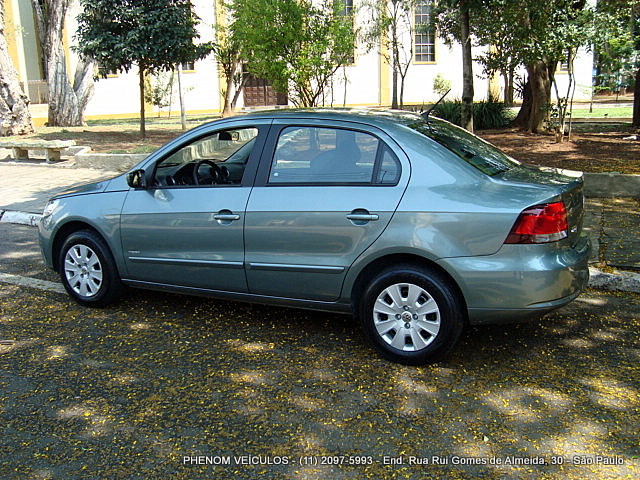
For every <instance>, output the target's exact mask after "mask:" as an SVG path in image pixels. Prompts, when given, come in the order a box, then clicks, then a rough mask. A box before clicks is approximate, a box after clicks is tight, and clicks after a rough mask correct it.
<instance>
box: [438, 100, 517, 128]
mask: <svg viewBox="0 0 640 480" xmlns="http://www.w3.org/2000/svg"><path fill="white" fill-rule="evenodd" d="M461 103H462V102H461V101H460V100H447V101H442V102H440V103H439V104H438V105H437V106H436V108H435V109H434V110H433V112H432V113H433V115H434V116H436V117H439V118H442V119H443V120H447V121H449V122H451V123H455V124H456V125H460V110H461ZM512 119H513V112H512V111H511V110H510V109H509V108H508V107H507V106H506V105H505V104H504V102H496V101H493V100H482V101H480V102H474V104H473V127H474V128H477V129H478V130H485V129H489V128H504V127H506V126H507V125H508V124H509V122H511V120H512Z"/></svg>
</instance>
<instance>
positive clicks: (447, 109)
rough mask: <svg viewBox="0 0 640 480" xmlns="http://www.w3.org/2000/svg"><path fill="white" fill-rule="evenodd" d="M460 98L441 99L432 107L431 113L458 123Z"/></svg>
mask: <svg viewBox="0 0 640 480" xmlns="http://www.w3.org/2000/svg"><path fill="white" fill-rule="evenodd" d="M460 105H461V102H460V100H443V101H441V102H440V103H439V104H438V105H436V107H435V108H434V109H433V112H432V115H433V116H435V117H439V118H442V119H443V120H447V121H448V122H451V123H455V124H456V125H460Z"/></svg>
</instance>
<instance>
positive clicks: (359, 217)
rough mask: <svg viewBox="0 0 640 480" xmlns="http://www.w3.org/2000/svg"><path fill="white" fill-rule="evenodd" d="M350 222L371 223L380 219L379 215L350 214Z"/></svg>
mask: <svg viewBox="0 0 640 480" xmlns="http://www.w3.org/2000/svg"><path fill="white" fill-rule="evenodd" d="M347 218H348V219H349V220H355V221H360V222H371V221H374V220H378V218H380V217H379V216H378V215H376V214H375V213H374V214H371V213H350V214H349V215H347Z"/></svg>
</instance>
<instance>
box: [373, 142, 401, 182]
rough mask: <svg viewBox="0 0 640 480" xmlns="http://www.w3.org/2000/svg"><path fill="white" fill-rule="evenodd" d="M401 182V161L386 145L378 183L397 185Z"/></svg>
mask: <svg viewBox="0 0 640 480" xmlns="http://www.w3.org/2000/svg"><path fill="white" fill-rule="evenodd" d="M398 180H400V161H399V160H398V157H396V156H395V154H394V153H393V152H392V151H391V150H390V149H389V147H387V146H386V145H385V146H384V147H383V150H382V159H381V161H380V167H379V168H378V173H377V175H376V183H379V184H381V185H395V184H396V183H398Z"/></svg>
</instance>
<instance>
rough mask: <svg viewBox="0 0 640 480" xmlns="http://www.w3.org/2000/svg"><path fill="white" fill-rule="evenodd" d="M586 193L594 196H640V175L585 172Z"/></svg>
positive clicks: (587, 195) (588, 195)
mask: <svg viewBox="0 0 640 480" xmlns="http://www.w3.org/2000/svg"><path fill="white" fill-rule="evenodd" d="M584 195H585V196H586V197H593V198H611V197H627V198H628V197H631V198H637V197H640V175H631V174H623V173H613V172H612V173H590V172H584Z"/></svg>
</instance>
